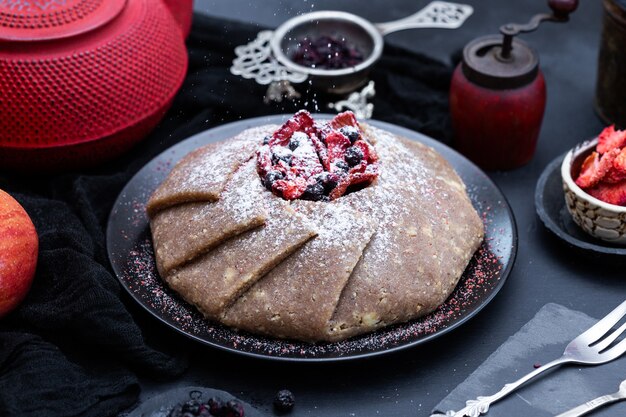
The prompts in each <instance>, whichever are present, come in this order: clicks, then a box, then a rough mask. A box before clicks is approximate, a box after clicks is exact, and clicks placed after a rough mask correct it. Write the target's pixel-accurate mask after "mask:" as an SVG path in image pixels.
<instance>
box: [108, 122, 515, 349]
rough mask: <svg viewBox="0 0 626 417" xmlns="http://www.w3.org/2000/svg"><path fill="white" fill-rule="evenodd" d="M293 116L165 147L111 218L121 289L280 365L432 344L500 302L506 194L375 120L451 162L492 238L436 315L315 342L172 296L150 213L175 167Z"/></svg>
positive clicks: (203, 333)
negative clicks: (229, 320) (273, 333)
mask: <svg viewBox="0 0 626 417" xmlns="http://www.w3.org/2000/svg"><path fill="white" fill-rule="evenodd" d="M288 117H289V116H287V115H282V116H269V117H259V118H254V119H248V120H242V121H238V122H234V123H229V124H226V125H223V126H219V127H216V128H213V129H210V130H207V131H205V132H203V133H200V134H198V135H196V136H193V137H191V138H189V139H187V140H185V141H183V142H181V143H179V144H177V145H175V146H173V147H171V148H170V149H168V150H166V151H165V152H163V153H162V154H160V155H159V156H157V157H156V158H154V159H153V160H152V161H151V162H150V163H148V164H147V165H146V166H144V167H143V168H142V169H141V170H140V171H139V172H138V173H137V174H136V175H135V176H134V177H133V178H132V179H131V180H130V181H129V183H128V184H127V185H126V187H125V188H124V190H123V191H122V193H121V194H120V195H119V197H118V199H117V201H116V203H115V205H114V207H113V210H112V212H111V215H110V217H109V224H108V229H107V251H108V254H109V259H110V261H111V265H112V266H113V270H114V271H115V273H116V275H117V277H118V279H119V280H120V282H121V284H122V286H123V287H124V288H125V289H126V290H127V291H128V293H129V294H130V295H131V296H132V297H133V298H134V299H135V300H136V301H137V302H138V303H139V304H140V305H141V306H143V307H144V308H145V309H146V310H147V311H148V312H150V313H151V314H152V315H154V316H155V317H156V318H157V319H159V320H160V321H162V322H163V323H164V324H166V325H168V326H170V327H172V328H174V329H176V330H177V331H179V332H181V333H183V334H185V335H186V336H188V337H190V338H192V339H194V340H197V341H199V342H201V343H204V344H207V345H210V346H214V347H217V348H220V349H224V350H227V351H231V352H237V353H241V354H245V355H249V356H255V357H260V358H269V359H278V360H292V361H335V360H346V359H355V358H361V357H365V356H372V355H380V354H384V353H388V352H393V351H396V350H399V349H404V348H407V347H410V346H415V345H418V344H421V343H424V342H427V341H429V340H431V339H433V338H435V337H438V336H441V335H443V334H445V333H447V332H449V331H451V330H452V329H454V328H456V327H458V326H460V325H461V324H463V323H464V322H466V321H467V320H468V319H470V318H471V317H473V316H474V315H476V314H477V313H478V312H479V311H480V310H481V309H482V308H483V307H485V305H487V304H488V303H489V302H490V301H491V300H492V299H493V297H495V295H496V294H497V293H498V291H499V290H500V288H502V286H503V285H504V282H505V280H506V278H507V277H508V275H509V273H510V271H511V268H512V267H513V263H514V261H515V255H516V252H517V230H516V226H515V220H514V218H513V213H512V212H511V209H510V207H509V204H508V202H507V201H506V199H505V197H504V195H502V193H501V192H500V190H499V189H498V188H497V186H496V185H495V184H494V183H493V182H492V181H491V180H490V179H489V178H488V177H487V176H486V175H485V173H484V172H482V171H481V170H480V169H479V168H478V167H477V166H475V165H474V164H473V163H471V162H470V161H469V160H467V159H466V158H465V157H463V156H461V155H460V154H459V153H457V152H456V151H454V150H452V149H450V148H448V147H447V146H445V145H443V144H441V143H439V142H437V141H436V140H433V139H431V138H428V137H427V136H424V135H422V134H420V133H416V132H413V131H411V130H408V129H405V128H402V127H398V126H395V125H391V124H388V123H384V122H379V121H375V120H372V121H369V122H368V123H370V124H371V125H373V126H376V127H378V128H381V129H384V130H387V131H389V132H392V133H395V134H398V135H401V136H404V137H406V138H409V139H412V140H416V141H419V142H422V143H424V144H426V145H429V146H431V147H433V148H434V149H436V150H437V151H439V152H440V153H441V154H442V155H443V156H444V157H445V158H446V159H447V160H448V161H450V163H451V164H452V165H453V166H454V168H455V169H456V171H457V172H458V173H459V175H460V176H461V177H462V178H463V180H464V181H465V184H466V185H467V189H468V194H469V195H470V198H471V200H472V202H473V204H474V206H475V207H476V209H477V211H478V213H480V215H481V216H482V218H483V221H484V224H485V231H486V236H485V241H484V242H483V244H482V246H481V248H480V249H479V250H478V251H477V252H476V254H475V256H474V258H473V259H472V261H471V262H470V264H469V265H468V267H467V269H466V270H465V272H464V274H463V276H462V278H461V280H460V282H459V285H458V286H457V288H456V289H455V291H454V292H453V293H452V294H451V295H450V297H449V298H448V300H446V302H445V303H444V304H443V305H441V306H440V307H439V308H438V309H437V310H436V311H434V312H432V313H431V314H429V315H427V316H424V317H422V318H420V319H417V320H413V321H411V322H408V323H404V324H399V325H395V326H391V327H387V328H384V329H381V330H379V331H376V332H374V333H370V334H366V335H362V336H356V337H354V338H351V339H348V340H346V341H342V342H336V343H318V344H309V343H302V342H297V341H285V340H279V339H273V338H267V337H263V336H258V335H253V334H249V333H244V332H239V331H235V330H233V329H231V328H228V327H225V326H222V325H219V324H216V323H213V322H210V321H208V320H206V319H204V318H203V317H202V315H201V314H200V313H199V312H197V311H196V310H195V308H193V307H192V306H190V305H189V304H187V303H186V302H185V301H183V300H182V299H181V298H179V297H178V296H177V295H176V294H175V293H173V292H172V291H170V289H169V288H168V287H167V286H166V285H165V284H164V283H163V281H162V280H161V279H160V277H159V276H158V273H157V272H156V267H155V261H154V255H153V252H152V241H151V238H150V230H149V223H148V218H147V216H146V213H145V204H146V202H147V200H148V198H149V196H150V195H151V194H152V192H153V191H154V190H155V189H156V187H157V186H158V184H160V183H161V181H163V179H164V178H165V177H166V176H167V174H168V173H169V171H170V170H171V168H172V167H173V166H174V165H175V164H176V162H177V161H178V160H179V159H180V158H182V157H183V156H184V155H185V154H187V153H188V152H190V151H191V150H193V149H196V148H198V147H199V146H202V145H205V144H207V143H210V142H214V141H218V140H223V139H227V138H230V137H233V136H235V135H236V134H238V133H240V132H241V131H242V130H244V129H248V128H251V127H255V126H261V125H264V124H281V123H283V122H284V121H285V120H286V119H287V118H288ZM316 117H319V118H329V117H332V116H331V115H316Z"/></svg>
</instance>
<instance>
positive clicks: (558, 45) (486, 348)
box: [142, 0, 626, 417]
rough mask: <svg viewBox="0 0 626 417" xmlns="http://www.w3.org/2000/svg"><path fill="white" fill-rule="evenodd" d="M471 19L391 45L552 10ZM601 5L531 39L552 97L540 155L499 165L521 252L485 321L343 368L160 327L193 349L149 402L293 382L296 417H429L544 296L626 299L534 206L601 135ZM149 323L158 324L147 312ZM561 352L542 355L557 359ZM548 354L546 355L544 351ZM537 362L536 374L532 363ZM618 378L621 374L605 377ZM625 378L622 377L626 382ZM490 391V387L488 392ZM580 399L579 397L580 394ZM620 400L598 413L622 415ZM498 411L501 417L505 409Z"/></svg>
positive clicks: (303, 3)
mask: <svg viewBox="0 0 626 417" xmlns="http://www.w3.org/2000/svg"><path fill="white" fill-rule="evenodd" d="M427 3H428V1H422V0H419V1H409V0H387V1H363V0H350V1H337V0H335V1H330V0H297V1H296V0H293V1H278V0H263V1H253V0H196V9H197V11H200V12H203V13H207V14H209V15H212V16H219V17H225V18H230V19H237V20H243V21H250V22H256V23H258V24H260V25H266V26H269V27H275V26H277V25H279V24H280V23H282V22H283V21H284V20H285V19H287V18H288V17H291V16H294V15H296V14H298V13H301V12H307V11H311V10H323V9H339V10H345V11H349V12H354V13H357V14H359V15H361V16H363V17H365V18H367V19H370V20H372V21H375V22H382V21H388V20H394V19H398V18H402V17H404V16H407V15H409V14H411V13H413V12H415V11H417V10H418V9H419V8H421V7H423V6H425V5H426V4H427ZM466 3H469V4H472V5H473V6H474V8H475V12H474V15H473V16H471V17H470V19H469V20H468V21H467V22H466V23H465V25H464V26H463V27H462V28H461V29H458V30H455V31H448V30H414V31H406V32H401V33H396V34H392V35H390V36H388V37H387V38H386V42H388V43H390V44H395V45H400V46H404V47H407V48H409V49H411V50H414V51H417V52H422V53H425V54H428V55H430V56H432V57H435V58H437V59H439V60H441V61H443V62H446V63H448V64H449V63H450V62H451V56H452V55H453V54H454V53H455V52H458V51H459V50H460V49H461V48H462V47H463V46H464V45H465V44H466V43H467V42H468V41H470V40H471V39H473V38H475V37H477V36H480V35H484V34H488V33H493V32H496V31H497V29H498V27H499V26H500V25H501V24H503V23H506V22H510V21H512V22H525V21H527V20H528V19H529V18H530V16H531V15H532V14H534V13H537V12H542V11H545V10H546V9H547V6H546V2H545V1H539V0H533V1H529V0H526V1H501V0H474V1H470V0H468V1H466ZM601 15H602V6H601V2H600V1H598V0H582V1H581V5H580V7H579V9H578V11H577V12H576V13H575V14H574V15H573V16H572V20H571V22H570V23H569V24H567V25H557V24H545V25H543V26H542V27H541V28H540V29H539V31H538V32H536V33H533V34H528V35H524V36H523V38H524V39H525V40H527V41H528V42H530V43H531V44H532V45H533V46H534V47H535V48H536V49H537V50H538V52H539V53H540V56H541V68H542V70H543V72H544V74H545V77H546V81H547V87H548V103H547V109H546V114H545V119H544V124H543V127H542V131H541V136H540V140H539V145H538V148H537V153H536V155H535V157H534V159H533V160H532V161H531V163H530V164H528V165H527V166H525V167H523V168H521V169H517V170H514V171H509V172H491V173H489V175H490V177H491V178H492V179H493V180H494V181H495V182H496V183H497V184H498V185H499V186H500V187H501V188H502V190H503V192H504V194H505V195H506V197H507V198H508V200H509V202H510V204H511V206H512V207H513V210H514V213H515V216H516V219H517V224H518V231H519V249H518V257H517V262H516V265H515V268H514V270H513V273H512V274H511V276H510V278H509V281H508V282H507V284H506V285H505V287H504V288H503V290H502V291H501V293H500V294H499V295H498V296H497V297H496V298H495V299H494V300H493V302H492V303H491V304H490V305H489V306H488V307H487V308H485V309H484V310H483V311H482V312H481V313H480V314H479V315H478V316H477V317H475V318H474V319H472V320H471V321H470V322H468V323H467V324H465V325H464V326H462V327H461V328H459V329H457V330H455V331H453V332H452V333H450V334H448V335H446V336H444V337H442V338H439V339H437V340H435V341H433V342H431V343H428V344H427V345H425V346H420V347H417V348H414V349H410V350H407V351H404V352H401V353H397V354H393V355H387V356H382V357H377V358H373V359H370V360H362V361H358V362H352V363H335V364H310V365H308V364H307V365H303V364H289V363H276V362H270V361H260V360H255V359H249V358H244V357H240V356H236V355H233V354H228V353H224V352H220V351H217V350H215V349H210V348H207V347H203V346H200V345H197V344H195V343H193V342H191V341H188V340H186V339H184V338H182V337H180V336H178V335H176V334H174V333H173V332H172V331H171V330H169V329H166V328H165V327H163V333H164V334H166V335H168V336H170V337H171V338H174V339H180V340H175V343H179V344H180V347H181V350H182V351H189V350H190V351H191V352H192V358H193V359H192V368H191V370H190V371H189V372H187V374H186V375H185V376H184V377H183V378H181V379H178V380H174V381H168V382H166V383H158V384H157V383H154V382H152V381H148V380H144V381H143V384H144V390H143V392H142V398H144V399H145V398H148V397H150V396H152V395H154V393H155V392H156V391H161V390H163V389H165V388H166V387H171V386H184V385H202V386H210V387H213V388H217V389H223V390H226V391H230V392H232V393H233V394H234V395H238V396H240V397H241V398H242V399H244V400H247V401H249V402H251V403H253V404H257V405H258V406H260V407H262V408H264V407H268V406H269V404H270V402H271V398H272V396H273V395H274V393H275V392H276V391H277V390H278V389H281V388H285V387H286V388H289V389H291V390H292V391H293V392H294V393H295V394H296V396H297V406H296V409H295V410H294V412H293V414H291V415H292V416H294V417H297V416H323V417H327V416H328V417H330V416H333V417H334V416H337V417H339V416H341V417H352V416H358V417H360V416H385V417H394V416H398V417H404V416H415V415H416V416H427V415H429V413H430V411H431V409H432V407H433V406H434V405H435V404H436V403H438V402H439V401H440V400H441V399H442V398H443V397H445V396H446V395H447V393H448V392H449V391H451V390H452V389H453V388H454V387H456V386H457V385H458V384H459V383H460V382H462V381H463V380H464V379H465V378H466V377H467V375H468V374H470V373H471V372H472V371H473V370H474V369H476V368H477V367H478V366H479V365H480V364H481V363H482V362H483V361H484V360H485V359H486V358H487V356H489V355H490V354H491V353H492V352H493V351H494V350H496V349H497V348H498V346H500V345H501V344H502V343H503V342H504V341H505V340H506V339H507V338H508V337H509V336H511V335H512V334H514V333H515V332H516V331H517V330H518V329H519V328H520V327H521V326H522V325H523V324H524V323H526V322H527V321H528V320H530V319H531V318H532V317H533V315H534V314H535V313H536V312H537V311H538V310H539V309H540V308H541V307H542V306H543V305H545V304H546V303H548V302H556V303H559V304H562V305H564V306H567V307H569V308H573V309H576V310H580V311H583V312H585V313H587V314H589V315H591V316H595V317H600V316H602V315H604V314H605V313H606V312H608V311H609V310H610V309H612V307H614V306H616V305H617V304H618V303H620V302H621V301H623V300H624V299H625V298H626V286H625V285H624V280H625V279H626V273H624V270H623V268H622V269H620V268H617V267H614V266H610V265H608V264H607V262H606V260H604V259H601V258H592V257H586V256H581V255H580V254H578V253H575V252H572V250H571V249H569V248H567V247H566V246H565V245H564V244H562V243H561V242H560V241H558V240H557V239H556V238H555V237H554V236H552V235H551V234H550V233H549V232H548V231H547V230H545V228H544V227H543V224H542V223H541V221H540V220H539V219H538V217H537V216H536V214H535V207H534V198H533V195H534V190H535V184H536V181H537V179H538V178H539V175H540V174H541V172H542V170H543V168H544V167H545V166H546V165H547V164H548V163H549V162H550V161H551V160H552V159H554V158H555V157H557V156H558V155H560V154H562V153H563V152H565V151H566V150H568V149H569V148H571V147H572V146H574V145H575V144H576V143H578V142H581V141H583V140H585V139H587V138H590V137H592V136H594V135H595V134H597V133H598V132H599V130H600V129H601V128H602V126H603V124H602V123H601V122H600V121H599V119H598V118H597V117H596V116H595V113H594V110H593V99H594V87H595V77H596V66H597V54H598V46H599V42H600V30H601ZM144 325H146V326H153V327H156V326H161V324H159V323H158V322H156V320H153V319H151V318H149V317H146V318H145V320H144ZM548 359H552V358H544V359H543V360H548ZM538 360H539V359H538ZM532 365H533V364H529V367H528V369H527V370H518V371H519V372H521V373H525V372H526V371H530V370H532ZM608 377H611V378H616V381H617V380H619V379H621V378H618V377H619V376H615V375H613V376H609V375H607V378H608ZM617 378H618V379H617ZM484 394H491V393H484ZM581 400H582V399H581ZM625 410H626V405H617V406H614V407H612V408H611V409H607V410H605V411H603V412H600V413H598V414H594V415H598V416H615V415H623V414H624V413H625V412H626V411H625ZM489 414H490V415H493V416H498V413H497V408H494V409H493V410H492V411H491V412H490V413H489Z"/></svg>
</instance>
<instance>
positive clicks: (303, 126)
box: [270, 110, 315, 146]
mask: <svg viewBox="0 0 626 417" xmlns="http://www.w3.org/2000/svg"><path fill="white" fill-rule="evenodd" d="M314 123H315V122H314V121H313V118H312V117H311V114H309V112H307V111H305V110H300V111H299V112H298V113H296V114H295V115H294V116H293V117H292V118H291V119H289V120H287V122H285V124H283V125H282V126H281V127H280V129H278V130H277V131H276V132H274V134H273V135H272V140H270V146H274V145H281V146H286V145H287V143H289V139H291V137H292V136H293V134H294V133H295V132H304V133H306V134H310V133H311V132H313V131H314V127H313V124H314Z"/></svg>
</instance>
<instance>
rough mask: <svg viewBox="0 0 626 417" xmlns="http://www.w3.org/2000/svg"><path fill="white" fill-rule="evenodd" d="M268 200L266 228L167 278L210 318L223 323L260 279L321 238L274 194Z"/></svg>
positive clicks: (257, 230)
mask: <svg viewBox="0 0 626 417" xmlns="http://www.w3.org/2000/svg"><path fill="white" fill-rule="evenodd" d="M264 202H265V207H266V210H267V211H268V212H270V213H272V216H270V217H268V219H267V222H266V223H265V224H264V225H263V226H261V227H258V228H256V229H253V230H250V231H248V232H245V233H242V234H240V235H238V236H235V237H233V238H231V239H229V240H227V241H226V242H224V243H223V244H222V245H220V246H218V247H217V248H215V249H213V250H212V251H210V252H208V253H206V254H204V255H202V256H200V257H199V258H198V259H196V260H194V261H193V262H191V263H189V264H186V265H184V266H183V267H181V268H178V269H175V270H173V271H172V272H171V273H170V274H168V275H167V276H166V278H165V280H166V281H167V283H168V284H169V285H170V286H171V287H172V288H173V289H174V290H176V291H177V292H178V293H180V294H182V295H183V297H184V298H185V299H186V300H187V301H188V302H190V303H192V304H194V305H196V306H197V307H198V309H199V310H200V311H201V312H202V313H203V314H204V315H205V316H206V317H208V318H210V319H213V320H219V318H220V317H221V316H222V314H223V313H224V311H225V310H226V309H227V308H228V307H229V306H230V305H232V304H234V303H235V302H236V300H237V299H238V298H239V297H240V296H241V295H242V294H243V293H244V292H245V291H247V290H248V289H249V288H250V287H251V286H252V285H253V284H254V283H255V282H256V281H258V280H259V279H260V278H261V277H262V276H263V275H265V274H266V273H267V272H269V271H270V270H271V269H272V268H274V267H275V266H276V265H277V264H279V263H280V262H281V261H282V260H283V259H285V258H286V257H288V256H289V255H291V254H292V253H294V252H295V251H296V250H298V249H299V248H300V247H301V246H302V245H304V244H305V243H306V242H307V241H308V240H309V239H311V238H312V237H314V236H315V235H317V232H316V229H315V228H314V227H313V225H311V223H310V222H308V221H307V220H306V219H305V218H304V217H302V216H301V215H299V214H297V213H296V212H295V211H294V210H293V209H291V208H290V207H289V204H288V203H287V202H285V201H283V200H277V199H274V198H271V197H270V195H269V194H266V196H265V198H264ZM207 271H210V272H211V273H210V274H207Z"/></svg>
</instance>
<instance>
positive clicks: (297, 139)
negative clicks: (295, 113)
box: [288, 132, 309, 151]
mask: <svg viewBox="0 0 626 417" xmlns="http://www.w3.org/2000/svg"><path fill="white" fill-rule="evenodd" d="M308 138H309V135H307V134H306V133H304V132H295V133H294V134H293V135H292V136H291V139H289V145H288V147H289V149H290V150H292V151H295V150H296V148H297V147H298V146H300V145H301V144H302V141H305V140H307V139H308Z"/></svg>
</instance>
